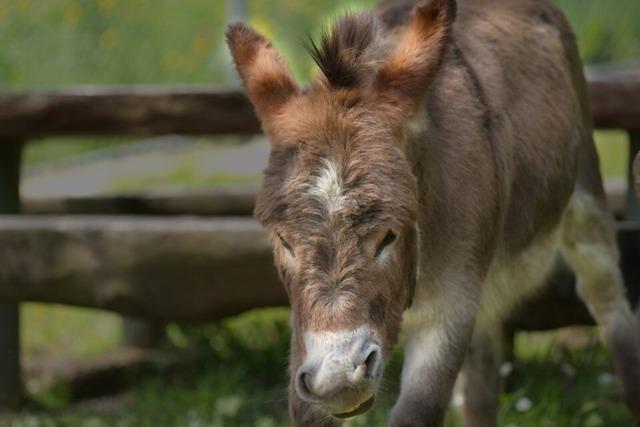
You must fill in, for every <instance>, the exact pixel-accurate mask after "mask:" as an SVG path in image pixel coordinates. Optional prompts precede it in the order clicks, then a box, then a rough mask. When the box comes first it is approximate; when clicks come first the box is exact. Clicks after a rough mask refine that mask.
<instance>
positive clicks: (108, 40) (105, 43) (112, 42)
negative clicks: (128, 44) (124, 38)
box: [100, 28, 118, 49]
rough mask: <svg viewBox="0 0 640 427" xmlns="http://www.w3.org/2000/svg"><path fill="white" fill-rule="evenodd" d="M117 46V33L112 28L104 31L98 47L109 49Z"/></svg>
mask: <svg viewBox="0 0 640 427" xmlns="http://www.w3.org/2000/svg"><path fill="white" fill-rule="evenodd" d="M117 44H118V33H117V32H116V30H114V29H113V28H109V29H106V30H104V31H103V32H102V34H100V47H101V48H102V49H111V48H113V47H115V46H116V45H117Z"/></svg>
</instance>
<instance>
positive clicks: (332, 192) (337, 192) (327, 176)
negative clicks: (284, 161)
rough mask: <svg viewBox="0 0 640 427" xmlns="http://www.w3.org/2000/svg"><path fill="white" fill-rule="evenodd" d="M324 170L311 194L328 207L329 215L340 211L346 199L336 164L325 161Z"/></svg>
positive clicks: (313, 186) (310, 191)
mask: <svg viewBox="0 0 640 427" xmlns="http://www.w3.org/2000/svg"><path fill="white" fill-rule="evenodd" d="M323 163H324V168H323V169H322V171H321V172H320V174H319V175H318V176H317V177H316V179H315V182H314V183H313V184H312V185H311V188H310V190H309V194H311V195H312V196H313V197H316V198H317V199H318V200H320V201H321V202H322V203H324V205H325V206H326V207H327V211H328V212H329V213H333V212H336V211H338V210H339V209H340V208H341V207H342V205H343V204H344V202H345V200H346V197H345V196H344V194H343V193H342V179H341V177H340V175H339V174H338V169H337V168H336V165H335V163H333V162H332V161H330V160H326V159H325V160H324V162H323Z"/></svg>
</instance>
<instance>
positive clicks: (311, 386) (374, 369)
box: [294, 328, 383, 417]
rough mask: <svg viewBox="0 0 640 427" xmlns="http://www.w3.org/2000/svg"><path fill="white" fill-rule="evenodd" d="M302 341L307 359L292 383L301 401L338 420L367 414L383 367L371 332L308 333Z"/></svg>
mask: <svg viewBox="0 0 640 427" xmlns="http://www.w3.org/2000/svg"><path fill="white" fill-rule="evenodd" d="M304 341H305V348H306V354H307V355H306V358H305V360H304V362H303V364H302V365H301V366H300V368H299V369H298V371H297V373H296V376H295V379H294V381H295V389H296V392H297V394H298V396H299V397H300V399H302V400H303V401H305V402H308V403H312V404H318V405H321V406H324V407H325V408H326V409H327V410H328V411H329V412H331V413H332V414H334V415H336V416H339V417H343V416H344V417H349V416H353V415H356V414H357V413H361V412H365V411H366V410H368V409H369V408H370V407H371V405H372V404H373V396H374V394H375V392H376V389H377V386H378V382H379V379H380V376H381V374H382V367H383V363H382V349H381V347H380V344H379V343H378V341H377V340H376V339H375V338H374V334H373V332H372V331H370V330H368V329H364V328H358V329H356V330H354V331H345V332H307V333H306V334H305V339H304Z"/></svg>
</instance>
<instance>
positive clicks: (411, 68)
mask: <svg viewBox="0 0 640 427" xmlns="http://www.w3.org/2000/svg"><path fill="white" fill-rule="evenodd" d="M457 3H458V4H459V7H458V8H456V1H454V0H432V1H430V2H426V1H425V2H419V1H414V0H395V1H394V0H385V1H383V2H381V4H380V6H379V8H378V9H377V10H376V12H375V14H373V15H370V14H365V15H361V16H349V17H346V18H343V19H342V20H341V21H339V23H338V24H336V26H335V27H334V29H333V31H332V32H331V33H329V34H325V35H323V37H322V40H321V41H320V43H319V44H317V45H316V44H313V43H312V44H311V46H310V48H309V51H310V53H311V55H312V56H313V57H314V59H315V61H316V62H317V63H318V65H319V68H320V70H321V73H320V76H319V77H318V79H317V81H316V82H314V83H313V84H312V85H311V86H310V87H309V88H308V89H307V90H305V91H300V90H299V89H298V87H297V85H296V84H295V82H293V79H292V77H291V74H290V72H289V71H288V69H287V67H286V65H285V64H284V63H283V61H282V60H281V58H280V57H279V55H278V54H277V53H276V51H275V50H274V49H273V47H272V46H271V44H270V43H269V42H268V41H267V40H265V39H264V38H263V37H262V36H260V35H258V34H257V33H255V32H254V31H253V30H251V29H249V28H248V27H246V26H244V25H242V24H236V25H234V26H232V27H230V29H229V31H228V32H227V39H228V42H229V44H230V47H231V50H232V53H233V56H234V60H235V61H236V64H237V67H238V71H239V73H240V75H241V77H242V79H243V81H244V83H245V86H246V88H247V92H248V94H249V97H250V98H251V100H252V102H253V103H254V105H255V107H256V111H257V113H258V115H259V117H260V119H261V121H262V123H263V126H264V128H265V131H266V132H267V134H268V135H269V137H270V139H271V141H272V151H271V155H270V159H269V165H268V167H267V169H266V170H265V179H264V184H263V189H262V191H261V193H260V194H259V197H258V200H257V203H256V210H255V214H256V217H257V218H258V219H259V220H260V221H261V222H262V223H263V224H264V226H265V227H266V228H267V230H269V232H270V233H271V235H272V236H273V246H274V254H275V260H276V265H277V266H278V270H279V272H280V275H281V278H282V280H283V282H284V284H285V287H286V289H287V292H288V294H289V298H290V301H291V306H292V328H293V336H292V344H291V349H292V355H291V363H290V365H291V366H290V369H291V372H292V377H293V374H294V373H295V372H296V370H297V368H298V367H299V366H300V365H301V364H302V363H303V360H304V358H305V355H306V349H305V346H304V343H303V335H304V333H305V332H306V331H342V330H352V329H355V328H358V327H360V326H361V325H364V324H366V325H372V327H373V328H375V330H376V331H377V334H378V335H379V337H380V339H381V340H382V343H381V345H382V348H383V351H384V355H385V358H386V357H388V356H389V354H390V353H391V350H392V348H393V346H394V345H395V343H396V341H397V337H398V333H399V330H400V323H401V320H402V317H403V311H404V310H405V309H407V308H408V307H412V301H413V299H414V297H416V296H419V297H420V301H415V302H413V308H412V309H411V311H410V313H411V316H410V318H412V319H418V320H416V321H417V322H423V323H424V325H423V324H419V325H418V326H416V327H415V328H413V332H412V333H413V335H414V336H415V337H417V338H416V339H415V342H416V343H418V344H415V345H416V346H417V345H419V344H420V343H421V341H420V338H419V337H420V336H422V335H421V334H424V333H426V332H429V331H430V330H434V331H436V332H438V333H441V334H442V337H441V341H440V342H438V345H439V348H438V349H437V350H439V351H441V352H442V354H446V357H445V358H439V357H438V355H437V354H436V355H435V356H434V358H435V359H434V360H435V362H433V363H432V364H430V363H431V362H428V363H425V364H424V365H423V366H419V367H417V368H416V369H415V373H414V375H409V377H408V378H406V381H405V380H404V379H403V381H405V382H408V383H409V384H404V383H403V390H402V393H401V397H400V400H399V402H398V404H397V405H396V408H395V409H394V412H393V415H392V424H393V425H397V426H400V425H402V426H404V425H407V426H408V425H425V424H424V423H425V422H428V423H429V424H428V425H440V423H441V422H442V418H443V414H444V410H445V408H446V406H447V402H448V399H449V397H450V393H451V389H452V387H453V382H454V380H455V377H456V375H457V373H458V371H459V369H460V366H461V365H462V362H463V359H464V357H465V354H466V349H467V346H468V344H469V339H470V337H471V333H472V329H473V326H474V318H475V314H476V310H477V308H478V304H479V302H480V299H481V296H482V286H483V284H484V282H485V279H486V276H487V274H488V272H489V271H490V269H491V268H492V267H495V263H496V262H497V261H496V260H502V259H516V258H517V257H518V256H520V255H521V254H523V253H526V251H527V250H528V249H529V248H531V247H532V246H534V244H535V243H536V242H537V241H538V240H540V239H543V238H545V237H546V236H548V235H549V234H550V233H551V232H552V230H555V229H557V227H559V224H560V223H561V220H562V218H563V215H565V212H566V210H567V206H568V204H569V199H570V197H571V195H572V194H573V193H574V191H575V189H576V183H577V186H578V188H579V189H580V191H584V192H586V193H587V194H589V195H590V196H592V197H593V198H594V200H597V201H598V202H597V203H599V206H600V209H601V212H605V209H606V208H605V203H604V199H603V194H604V193H603V191H602V184H601V180H600V175H599V171H598V165H597V155H596V153H595V148H594V145H593V141H592V137H591V123H590V118H589V110H588V103H587V98H586V95H585V94H586V92H585V84H584V77H583V76H582V69H581V64H580V61H579V58H578V55H577V51H576V46H575V39H574V37H573V34H572V32H571V29H570V27H569V25H568V24H567V22H566V20H565V19H564V17H563V16H562V14H561V13H560V12H559V11H558V10H557V9H556V8H554V7H553V6H552V5H551V4H549V3H548V2H547V1H544V0H492V1H489V0H474V1H470V0H467V1H459V2H457ZM456 16H457V18H456ZM327 171H330V172H331V173H330V174H329V175H331V177H333V178H331V177H330V178H326V177H325V175H326V174H327V173H328V172H327ZM333 175H335V176H333ZM332 179H333V180H334V181H335V182H334V183H329V184H327V183H324V184H323V180H325V181H326V180H329V181H331V180H332ZM325 187H326V188H325ZM334 187H335V188H334ZM323 192H324V193H323ZM317 193H319V194H320V195H318V194H317ZM325 193H326V194H325ZM334 199H335V200H334ZM334 205H335V206H334ZM603 217H604V216H603ZM389 233H391V234H392V235H394V236H396V239H395V242H394V243H393V248H392V250H389V251H388V257H389V258H387V259H385V260H379V259H378V258H377V256H376V254H377V253H378V252H380V248H381V247H382V246H381V244H382V242H384V241H385V240H386V239H387V237H388V236H389ZM517 285H518V284H516V283H514V287H516V286H517ZM416 286H417V287H418V288H416ZM446 304H450V305H449V306H447V305H446ZM405 317H406V316H405ZM425 319H426V320H425ZM420 325H421V326H420ZM425 325H426V326H425ZM429 328H430V329H429ZM420 351H422V352H423V353H428V352H434V350H433V349H431V348H424V349H422V350H420ZM631 357H632V358H634V357H636V355H632V356H631ZM414 377H415V378H414ZM418 380H421V381H418ZM412 381H413V382H415V381H417V382H416V383H415V384H413V382H412ZM290 400H291V402H290V404H291V413H292V417H293V419H294V422H295V423H296V425H309V426H312V425H337V424H338V422H337V421H336V420H335V419H333V418H331V417H330V416H329V415H328V414H327V413H325V412H323V411H322V410H321V409H320V408H318V407H315V406H312V405H310V404H307V403H304V402H302V401H301V400H300V399H298V397H297V396H296V393H295V392H294V391H293V386H292V388H291V393H290ZM483 401H484V400H478V402H483ZM486 401H487V402H494V401H497V400H496V399H492V398H489V399H487V400H486ZM489 418H491V417H489Z"/></svg>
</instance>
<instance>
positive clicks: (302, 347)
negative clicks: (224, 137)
mask: <svg viewBox="0 0 640 427" xmlns="http://www.w3.org/2000/svg"><path fill="white" fill-rule="evenodd" d="M454 15H455V3H454V2H453V0H451V1H448V0H434V1H432V2H431V3H429V4H428V5H425V6H421V7H418V8H417V9H416V10H415V13H414V16H413V18H412V19H411V21H410V23H409V24H408V26H407V27H406V29H405V30H404V34H402V35H401V36H400V38H399V40H398V43H397V46H396V47H395V49H394V50H393V51H392V52H391V53H390V54H389V56H388V58H387V59H386V60H385V61H383V62H382V64H378V65H377V66H376V64H375V63H372V61H367V60H366V58H367V49H371V48H374V45H375V43H374V41H375V40H374V39H375V35H376V31H377V25H378V24H377V22H376V21H375V19H374V18H373V17H369V16H360V17H354V16H351V17H346V18H344V19H343V20H342V21H340V22H339V23H338V24H337V25H336V26H335V28H334V30H333V32H332V33H331V34H327V35H324V36H323V40H322V42H321V44H320V45H319V46H316V45H312V46H311V48H310V51H311V54H312V56H313V57H314V59H315V60H316V62H317V63H318V65H319V66H320V69H321V73H320V76H319V77H318V79H317V81H316V82H314V83H313V84H312V85H311V87H310V88H308V89H306V90H301V89H300V88H299V87H298V85H297V83H296V82H295V81H294V78H293V77H292V75H291V73H290V71H289V69H288V67H287V66H286V64H285V63H284V61H283V60H282V58H281V57H280V56H279V55H278V53H277V52H276V50H275V49H274V48H273V46H272V45H271V43H270V42H269V41H268V40H266V39H265V38H264V37H262V36H261V35H259V34H257V33H256V32H255V31H253V30H252V29H250V28H249V27H247V26H245V25H243V24H235V25H232V26H231V27H230V28H229V29H228V31H227V41H228V43H229V46H230V48H231V52H232V55H233V58H234V60H235V63H236V66H237V69H238V72H239V74H240V76H241V78H242V80H243V81H244V85H245V88H246V90H247V93H248V95H249V98H250V99H251V101H252V103H253V105H254V107H255V110H256V112H257V114H258V116H259V118H260V120H261V122H262V126H263V129H264V131H265V132H266V134H267V135H268V136H269V138H270V140H271V144H272V149H271V155H270V159H269V165H268V167H267V169H266V170H265V179H264V184H263V188H262V191H261V192H260V194H259V196H258V200H257V204H256V211H255V213H256V216H257V218H258V219H259V220H260V221H261V222H262V223H263V224H264V226H265V227H266V229H267V230H268V231H269V232H270V234H271V237H272V243H273V249H274V254H275V261H276V266H277V268H278V270H279V273H280V276H281V279H282V281H283V282H284V285H285V288H286V290H287V292H288V295H289V299H290V302H291V307H292V318H291V323H292V329H293V337H292V356H291V380H292V388H293V389H294V390H295V392H296V393H297V395H298V396H299V398H300V399H302V400H303V401H305V402H308V403H311V404H317V405H318V406H319V407H321V408H323V409H325V410H326V411H327V412H328V413H330V414H332V415H335V416H343V417H344V416H350V415H354V414H356V413H359V412H363V411H365V410H366V409H368V407H370V404H371V403H373V397H374V395H375V393H376V391H377V388H378V383H379V380H380V377H381V374H382V370H383V363H384V361H385V360H386V359H388V358H389V356H390V353H391V351H392V348H393V346H394V345H395V343H396V341H397V336H398V332H399V329H400V323H401V319H402V313H403V311H404V310H405V309H406V308H407V307H408V306H409V305H410V304H411V300H412V297H413V291H414V285H415V280H416V269H417V267H416V265H417V264H416V263H417V260H416V259H417V250H418V234H417V226H416V220H417V211H418V196H417V194H418V189H417V182H416V179H415V177H414V175H413V172H412V167H411V165H410V164H409V162H408V160H407V157H406V154H405V153H406V148H407V147H406V135H407V132H408V124H409V122H410V121H411V119H413V117H414V116H415V115H416V113H417V111H418V110H419V107H420V104H421V102H422V99H423V97H424V95H425V93H426V90H427V87H428V85H429V83H430V82H431V80H432V79H433V76H434V74H435V72H436V71H437V69H438V66H439V64H440V62H441V58H442V55H443V51H444V48H445V45H446V40H447V35H448V33H449V28H450V26H451V22H452V21H453V17H454Z"/></svg>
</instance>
